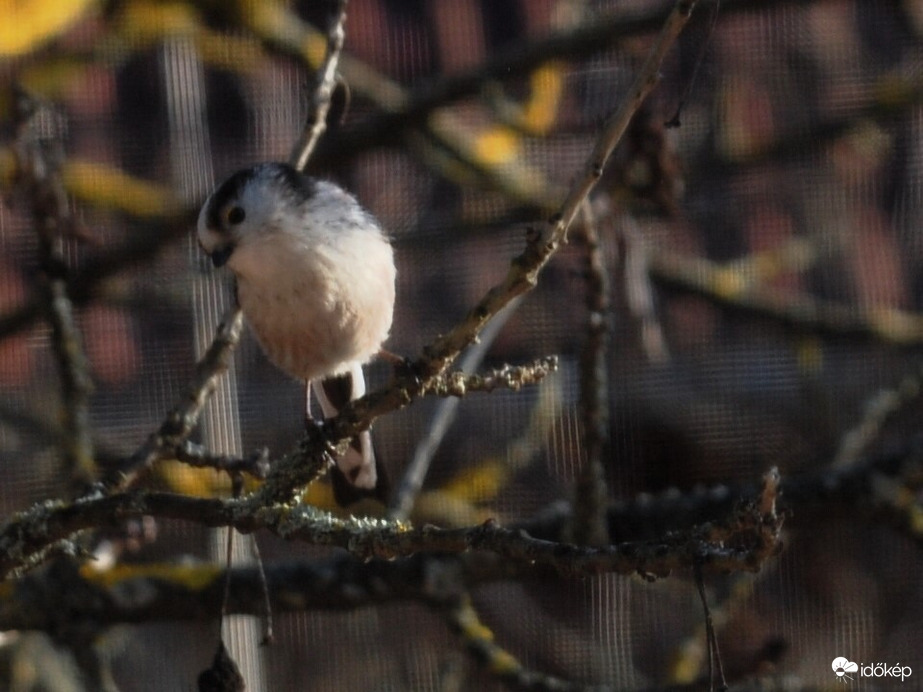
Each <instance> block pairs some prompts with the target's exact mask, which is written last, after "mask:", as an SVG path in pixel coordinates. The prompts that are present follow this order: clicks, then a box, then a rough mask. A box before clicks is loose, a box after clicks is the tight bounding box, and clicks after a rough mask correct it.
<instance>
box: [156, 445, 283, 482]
mask: <svg viewBox="0 0 923 692" xmlns="http://www.w3.org/2000/svg"><path fill="white" fill-rule="evenodd" d="M164 454H165V455H167V454H169V452H168V451H167V450H164ZM172 456H173V458H175V459H176V460H177V461H181V462H183V463H184V464H186V465H187V466H192V467H193V468H210V469H215V470H216V471H222V472H224V473H231V474H238V473H245V474H247V475H248V476H252V477H253V478H257V479H260V480H262V479H263V478H266V475H267V474H268V473H269V450H268V449H267V448H266V447H263V448H262V449H258V450H256V451H255V452H253V453H252V454H251V455H250V456H247V457H243V458H240V457H232V456H228V455H226V454H212V453H210V452H208V451H207V450H206V449H205V448H204V447H203V446H202V445H200V444H196V443H194V442H191V441H189V440H186V441H185V442H183V443H182V444H180V445H179V446H177V447H175V448H174V449H173V450H172Z"/></svg>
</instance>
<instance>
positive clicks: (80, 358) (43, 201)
mask: <svg viewBox="0 0 923 692" xmlns="http://www.w3.org/2000/svg"><path fill="white" fill-rule="evenodd" d="M16 108H17V112H16V116H17V120H18V123H17V126H18V129H19V138H18V140H17V142H16V146H15V147H14V150H15V153H16V155H17V157H18V164H17V167H18V170H19V185H20V188H21V189H22V191H23V192H24V193H25V194H26V195H27V197H28V199H29V203H30V205H31V211H32V220H33V222H34V224H35V230H36V233H37V235H38V240H39V243H38V247H39V266H40V267H41V270H42V289H43V290H42V296H41V300H42V301H43V302H44V305H43V308H44V313H45V316H46V318H47V319H48V321H49V323H50V324H51V334H52V349H53V351H54V354H55V360H56V361H57V366H58V375H59V377H60V380H61V400H62V402H61V403H62V413H63V415H62V432H63V439H62V442H63V445H62V447H63V449H62V451H63V454H64V460H65V463H66V464H67V467H68V470H69V476H70V480H71V482H72V483H73V484H74V486H75V487H82V486H86V485H88V484H89V483H90V482H92V480H93V479H94V478H95V475H96V463H95V459H94V449H93V437H92V430H91V425H90V393H91V391H92V389H93V383H92V381H91V379H90V372H89V370H90V366H89V362H88V361H87V357H86V353H85V352H84V349H83V339H82V336H81V334H80V330H79V328H78V326H77V320H76V316H75V315H74V305H73V302H72V301H71V297H70V293H69V286H68V275H69V273H70V272H69V269H68V267H67V262H66V259H65V256H64V245H63V243H64V235H65V234H66V233H68V232H69V231H71V229H72V226H73V223H74V222H73V219H72V218H71V216H70V212H69V209H68V201H67V193H66V192H65V189H64V185H63V183H62V181H61V175H60V168H59V164H60V157H61V153H60V147H59V146H58V147H55V148H57V149H59V151H57V152H54V151H51V147H54V146H55V145H54V144H53V143H50V142H44V141H41V140H40V139H39V138H38V136H37V134H36V132H35V119H36V118H37V117H39V115H40V113H41V110H40V109H41V106H40V104H38V103H37V102H36V101H34V100H33V99H32V98H31V97H29V96H28V95H26V94H25V93H22V92H20V93H18V94H17V98H16Z"/></svg>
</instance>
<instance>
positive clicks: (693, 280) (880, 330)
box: [650, 252, 923, 348]
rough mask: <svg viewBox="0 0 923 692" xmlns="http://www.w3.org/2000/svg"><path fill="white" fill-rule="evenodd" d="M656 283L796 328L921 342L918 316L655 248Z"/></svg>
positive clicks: (911, 344) (898, 343)
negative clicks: (773, 283)
mask: <svg viewBox="0 0 923 692" xmlns="http://www.w3.org/2000/svg"><path fill="white" fill-rule="evenodd" d="M650 272H651V278H652V279H653V280H654V281H655V282H656V283H658V284H661V285H662V286H666V287H669V288H672V289H675V290H679V291H683V292H686V293H690V294H692V295H697V296H700V297H702V298H704V299H706V300H708V301H709V302H711V303H714V304H715V305H718V306H720V307H722V308H724V309H725V310H728V311H733V312H739V313H741V314H744V315H751V316H754V317H761V318H765V319H770V320H773V321H775V322H778V323H779V324H781V325H783V326H785V327H787V328H790V329H793V330H797V331H802V332H808V333H816V334H823V335H827V336H831V337H841V338H852V339H867V340H874V341H877V342H880V343H884V344H888V345H891V346H895V347H901V348H917V347H919V346H920V344H923V315H920V314H917V313H913V312H907V311H904V310H899V309H897V308H888V307H878V308H861V307H856V306H852V305H846V304H843V303H833V302H830V301H824V300H820V299H818V298H814V297H813V296H810V295H807V294H805V293H798V294H788V295H786V294H783V293H780V292H779V291H777V290H772V289H769V288H765V287H760V286H751V285H749V284H747V283H746V282H742V281H740V279H739V277H738V276H737V274H736V273H733V274H732V273H729V272H727V271H725V270H724V268H723V267H722V266H721V265H719V264H717V263H715V262H712V261H710V260H707V259H705V258H702V257H689V256H682V255H679V254H676V253H669V252H658V253H654V254H652V255H651V257H650Z"/></svg>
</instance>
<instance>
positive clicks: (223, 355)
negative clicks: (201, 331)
mask: <svg viewBox="0 0 923 692" xmlns="http://www.w3.org/2000/svg"><path fill="white" fill-rule="evenodd" d="M242 329H243V313H241V311H240V309H239V308H232V309H230V310H229V311H228V313H227V314H226V315H225V316H224V318H223V319H222V321H221V324H219V325H218V331H217V333H216V335H215V338H214V340H213V341H212V343H211V345H210V346H209V347H208V350H206V351H205V354H204V355H203V356H202V359H201V360H200V361H199V362H198V363H197V364H196V372H195V376H194V377H193V379H192V381H191V382H190V383H189V387H188V388H187V389H186V392H185V393H184V394H183V396H182V397H181V398H180V400H179V401H178V402H177V403H176V405H175V406H174V407H173V409H172V410H171V411H170V412H169V413H168V414H167V417H166V418H165V419H164V421H163V423H161V425H160V428H158V430H157V431H156V432H154V433H151V435H150V436H149V437H148V438H147V440H146V441H145V442H144V444H143V445H141V447H139V448H138V450H137V451H136V452H135V453H134V454H132V455H131V457H130V458H129V459H128V460H127V461H126V462H125V463H124V464H123V465H122V466H120V467H119V468H117V469H115V470H114V471H112V472H110V473H109V474H108V475H107V478H106V479H105V480H104V482H103V486H104V487H105V488H106V489H108V490H109V491H114V490H124V489H125V488H127V487H129V486H130V485H131V484H132V483H133V482H134V480H135V478H137V476H138V474H139V473H140V472H141V471H143V470H145V469H147V468H150V466H151V465H152V464H154V463H155V462H157V461H160V460H161V459H166V458H171V457H173V458H180V456H182V449H183V446H184V445H185V443H186V442H187V440H188V438H189V435H191V434H192V431H193V430H194V429H195V427H196V425H198V423H199V416H200V415H201V413H202V408H203V407H204V406H205V402H207V401H208V398H209V397H210V396H211V395H212V393H213V392H214V391H215V388H216V387H217V385H218V378H219V377H221V376H222V375H223V374H224V373H225V372H227V369H228V366H229V364H230V358H231V353H232V351H233V350H234V348H235V347H236V346H237V343H238V342H239V341H240V334H241V330H242ZM194 465H201V464H194Z"/></svg>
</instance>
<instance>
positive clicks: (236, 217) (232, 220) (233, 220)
mask: <svg viewBox="0 0 923 692" xmlns="http://www.w3.org/2000/svg"><path fill="white" fill-rule="evenodd" d="M245 218H247V212H245V211H244V210H243V207H231V208H230V209H228V216H227V219H228V223H229V224H231V225H232V226H236V225H237V224H239V223H241V222H242V221H243V220H244V219H245Z"/></svg>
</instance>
